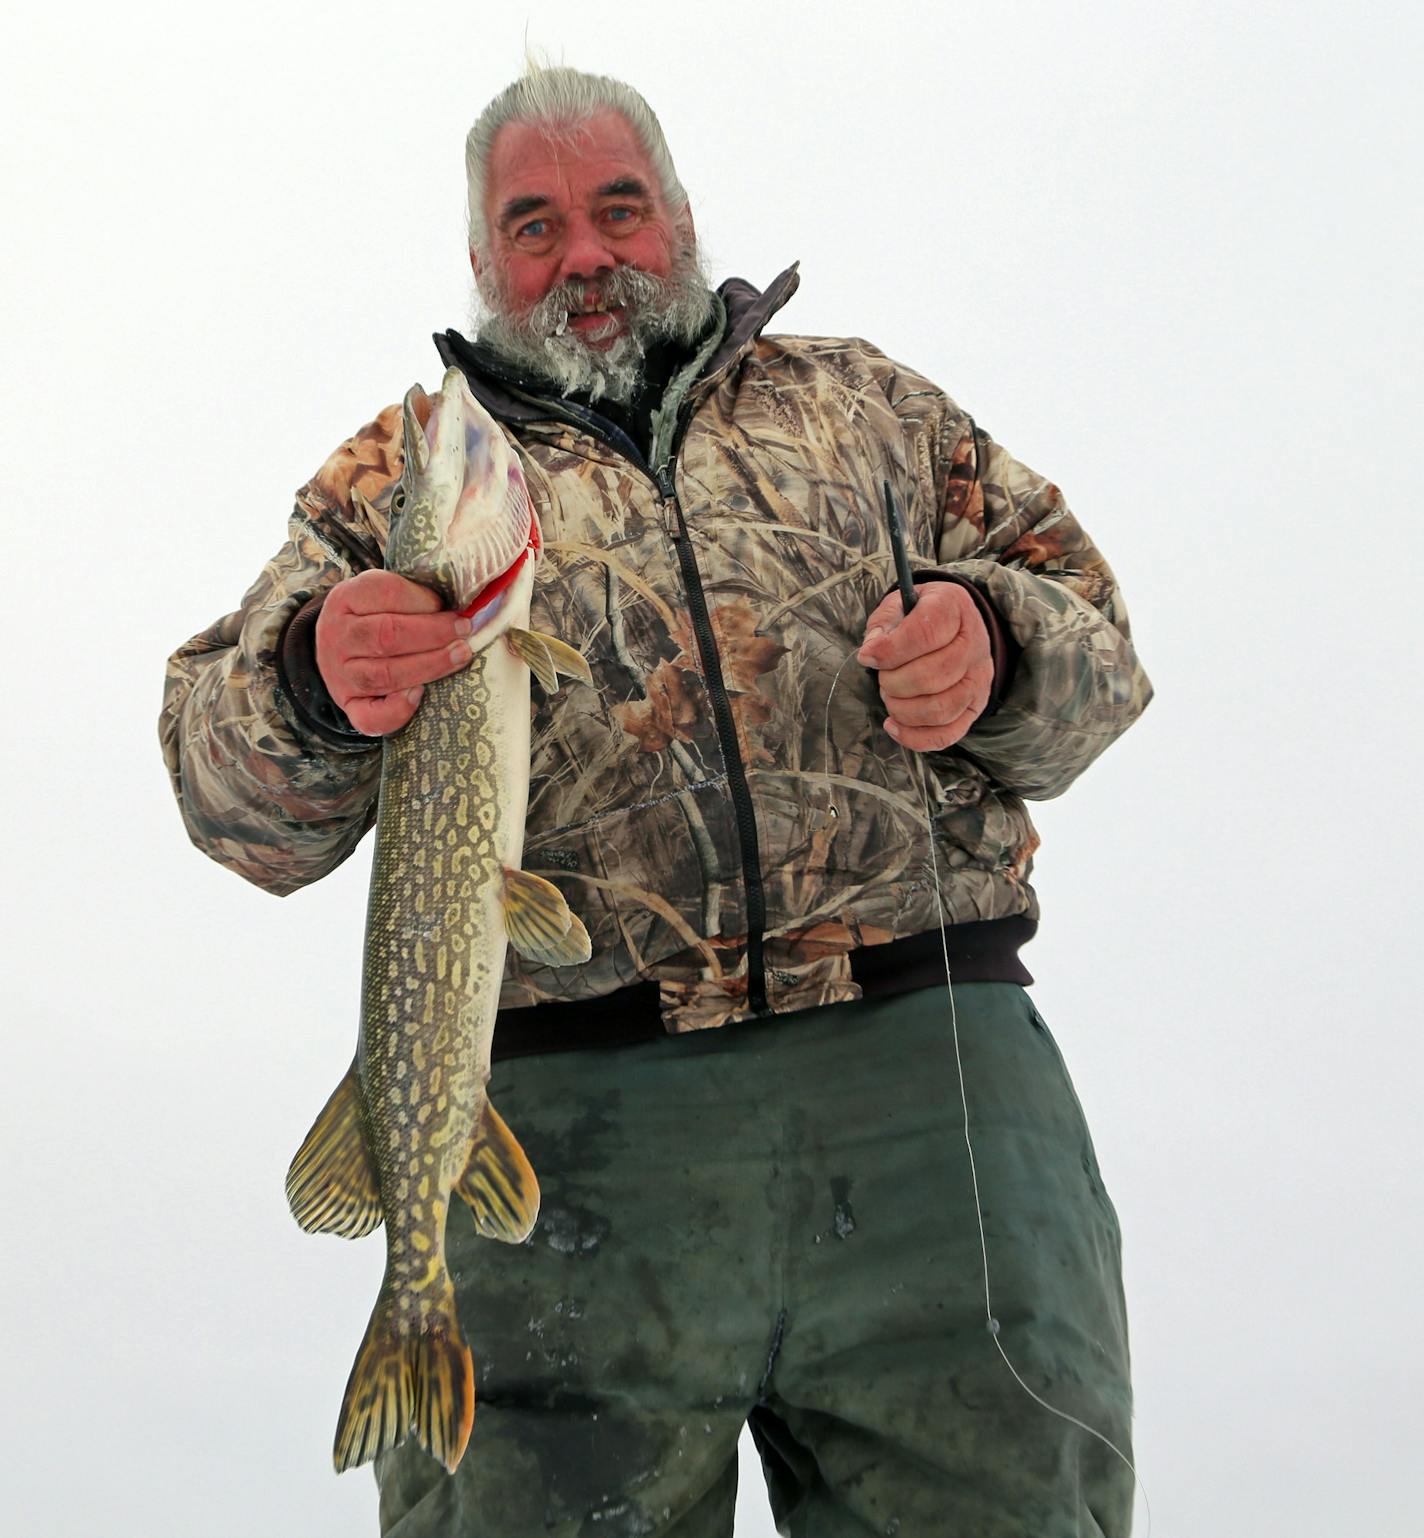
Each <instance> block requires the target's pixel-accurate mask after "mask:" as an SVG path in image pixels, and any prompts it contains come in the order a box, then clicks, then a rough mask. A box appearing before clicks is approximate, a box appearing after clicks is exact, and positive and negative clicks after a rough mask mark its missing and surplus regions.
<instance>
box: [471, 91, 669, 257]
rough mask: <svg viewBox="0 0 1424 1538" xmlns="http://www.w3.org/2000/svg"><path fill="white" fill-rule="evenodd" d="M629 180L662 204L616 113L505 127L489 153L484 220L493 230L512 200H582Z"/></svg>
mask: <svg viewBox="0 0 1424 1538" xmlns="http://www.w3.org/2000/svg"><path fill="white" fill-rule="evenodd" d="M628 178H632V179H634V180H636V181H640V182H642V183H643V184H644V186H646V187H647V188H648V190H649V192H650V193H651V194H652V195H653V197H654V199H656V200H657V201H659V202H661V188H660V186H659V183H658V176H657V172H656V171H655V170H654V168H653V164H652V162H651V161H650V160H649V158H648V155H647V152H646V151H645V150H644V149H643V146H642V144H641V143H640V142H639V140H638V136H637V134H636V133H634V132H633V129H632V126H631V125H630V124H629V122H628V120H627V119H626V118H625V117H624V116H623V115H622V113H620V112H615V111H613V110H612V109H611V108H605V109H603V110H602V111H599V112H597V113H595V114H594V115H593V116H592V117H589V118H584V119H582V120H580V121H577V122H572V123H559V124H553V123H523V122H514V123H506V124H505V125H504V127H503V128H501V129H500V131H499V132H498V133H497V134H496V135H495V141H494V145H493V146H492V148H491V150H490V159H489V175H488V180H487V183H486V186H485V217H486V220H487V221H488V223H489V225H490V227H491V228H493V227H494V225H495V223H496V221H497V220H498V217H499V210H500V209H501V208H503V207H504V205H505V204H506V203H507V202H509V201H510V200H511V199H512V198H525V197H545V198H548V199H550V200H551V201H553V202H556V203H557V202H564V201H566V200H567V201H572V200H575V199H577V200H585V199H587V198H588V197H590V196H592V195H593V194H594V193H595V192H596V191H597V189H598V188H599V187H602V186H605V185H607V184H608V183H610V182H616V181H622V180H625V179H628Z"/></svg>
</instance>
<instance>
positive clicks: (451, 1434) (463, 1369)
mask: <svg viewBox="0 0 1424 1538" xmlns="http://www.w3.org/2000/svg"><path fill="white" fill-rule="evenodd" d="M448 1285H449V1284H448V1282H447V1286H448ZM412 1358H413V1370H414V1377H415V1435H416V1437H417V1439H418V1440H419V1442H420V1445H421V1446H422V1447H423V1448H424V1449H425V1450H426V1452H428V1453H429V1454H430V1456H431V1457H432V1458H435V1459H437V1460H438V1461H439V1462H440V1463H443V1464H444V1465H445V1468H446V1470H447V1471H448V1472H449V1473H451V1474H453V1473H454V1472H455V1469H456V1467H457V1466H458V1465H459V1462H460V1459H461V1458H463V1457H464V1455H465V1446H466V1444H467V1443H468V1442H469V1440H470V1430H471V1428H472V1427H473V1426H474V1423H475V1364H474V1359H473V1358H472V1357H471V1356H470V1348H469V1347H468V1346H467V1345H466V1344H465V1338H464V1336H463V1335H461V1333H460V1322H459V1320H458V1318H457V1317H456V1315H455V1292H454V1288H453V1287H451V1288H450V1290H449V1313H448V1315H447V1316H446V1318H445V1320H443V1321H442V1322H441V1323H440V1324H439V1325H438V1326H435V1327H431V1328H427V1329H426V1330H425V1331H424V1332H423V1333H422V1334H421V1335H420V1336H419V1337H418V1338H417V1339H416V1341H415V1342H414V1343H413V1346H412Z"/></svg>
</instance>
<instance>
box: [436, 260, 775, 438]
mask: <svg viewBox="0 0 1424 1538" xmlns="http://www.w3.org/2000/svg"><path fill="white" fill-rule="evenodd" d="M799 266H800V264H799V263H798V262H793V263H792V264H791V266H790V267H788V268H787V269H786V271H785V272H783V273H781V274H780V276H778V277H777V278H775V279H774V280H773V281H772V283H771V285H770V287H769V288H767V289H766V290H765V292H762V291H759V290H758V289H756V288H753V287H752V285H751V284H750V283H748V282H747V281H746V279H745V278H728V279H727V281H726V282H725V283H723V284H721V285H720V286H719V287H718V289H717V292H718V293H719V294H720V295H721V296H722V302H723V304H725V305H726V307H727V328H726V331H725V332H724V333H723V336H722V341H721V343H720V345H719V346H718V347H717V348H716V349H715V350H714V351H713V353H712V355H711V357H709V358H708V360H707V362H706V363H705V364H704V365H703V368H702V372H701V373H700V374H699V375H698V377H697V380H696V381H695V383H694V385H693V393H697V394H700V393H701V392H702V390H703V388H704V386H706V385H710V384H711V383H712V382H713V381H714V380H716V379H720V378H721V377H722V376H723V375H724V374H726V373H727V372H728V371H729V370H730V368H731V365H732V364H733V362H734V361H735V360H736V359H737V358H738V357H739V356H740V355H741V354H742V352H743V351H744V350H745V349H747V348H748V347H750V346H751V344H752V343H753V342H754V341H755V340H756V338H757V337H758V336H760V335H761V333H762V330H763V329H764V328H765V326H766V324H767V322H768V321H769V320H770V319H771V317H772V316H773V315H775V314H776V312H777V311H778V310H779V309H780V308H781V307H782V306H783V305H784V304H785V303H786V302H787V300H788V299H790V298H791V296H792V294H794V293H795V292H796V290H797V288H798V287H799V286H800V283H801V278H800V274H799V271H798V268H799ZM434 340H435V350H436V351H437V352H438V353H439V354H440V361H441V362H442V363H443V364H444V365H445V366H446V368H458V369H460V370H461V372H462V373H463V374H464V375H465V377H466V379H467V380H468V381H469V385H470V393H471V394H472V395H473V396H474V397H475V399H476V400H478V401H479V403H480V404H481V405H482V406H483V407H484V408H485V409H486V410H487V411H488V412H489V413H490V415H491V416H494V417H496V418H497V419H499V420H501V421H505V422H534V421H547V420H548V418H549V416H550V412H551V408H552V409H553V411H554V412H555V414H557V415H560V416H564V415H566V414H569V413H570V409H571V408H570V406H569V404H568V403H566V402H563V401H560V400H559V399H558V397H556V396H550V394H549V382H548V380H546V379H539V378H537V377H535V376H533V375H527V374H522V373H521V372H520V371H519V370H517V369H515V368H512V367H511V366H510V365H509V364H507V363H505V362H504V360H503V359H501V358H499V357H498V356H497V355H496V354H494V353H492V352H491V351H490V350H489V349H488V348H486V347H481V346H480V345H479V343H478V342H471V341H470V340H468V338H466V337H464V336H462V335H461V334H460V333H459V332H458V331H437V332H436V333H435V338H434ZM578 415H579V416H582V415H583V413H582V412H579V413H578Z"/></svg>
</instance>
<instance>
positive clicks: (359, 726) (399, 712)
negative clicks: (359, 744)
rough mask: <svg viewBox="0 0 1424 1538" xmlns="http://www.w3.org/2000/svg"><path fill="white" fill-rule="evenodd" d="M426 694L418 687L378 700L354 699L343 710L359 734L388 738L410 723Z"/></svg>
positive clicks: (383, 696)
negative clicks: (422, 697)
mask: <svg viewBox="0 0 1424 1538" xmlns="http://www.w3.org/2000/svg"><path fill="white" fill-rule="evenodd" d="M424 693H425V691H424V690H423V689H421V688H419V687H418V686H417V687H415V688H412V689H407V690H406V691H405V692H404V693H402V694H386V695H382V696H380V697H379V698H377V699H364V700H361V699H353V700H352V701H351V702H350V703H349V704H347V705H344V706H343V707H342V708H343V709H344V710H345V712H346V715H347V719H348V720H349V721H350V722H351V724H352V726H354V727H355V728H356V730H357V731H358V732H365V734H366V735H367V736H368V737H388V736H389V735H390V734H391V733H392V732H398V731H399V730H400V729H401V727H403V726H405V725H406V724H407V723H408V722H409V721H410V718H411V717H412V716H413V715H414V714H415V708H416V706H417V705H419V704H420V700H421V696H422V695H423V694H424Z"/></svg>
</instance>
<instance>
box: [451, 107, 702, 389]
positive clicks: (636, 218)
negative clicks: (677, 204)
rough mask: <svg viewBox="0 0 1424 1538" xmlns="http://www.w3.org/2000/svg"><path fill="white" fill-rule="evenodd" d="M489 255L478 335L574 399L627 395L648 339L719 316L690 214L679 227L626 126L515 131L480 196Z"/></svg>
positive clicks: (480, 274)
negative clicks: (550, 377) (585, 394)
mask: <svg viewBox="0 0 1424 1538" xmlns="http://www.w3.org/2000/svg"><path fill="white" fill-rule="evenodd" d="M484 215H485V227H486V229H487V231H488V237H487V238H488V250H487V251H483V252H475V251H472V252H471V253H470V260H471V264H472V265H473V267H474V270H475V278H476V283H477V285H478V288H479V293H480V297H481V299H482V300H483V303H484V306H485V308H486V310H487V311H488V317H487V319H486V320H485V321H484V322H483V323H482V324H481V325H480V328H479V330H480V336H481V339H482V340H486V341H488V342H489V343H490V345H492V346H494V347H495V348H496V349H497V350H499V351H501V352H503V353H505V354H506V355H507V356H509V357H511V359H513V360H514V361H517V362H524V363H530V364H532V365H534V366H535V367H536V368H542V369H544V370H545V371H550V372H552V373H553V374H554V376H555V377H556V378H558V379H559V380H560V382H561V384H562V385H563V387H564V388H565V390H567V391H573V390H584V389H587V390H591V391H592V393H593V394H594V396H595V397H597V396H598V395H601V394H607V395H609V396H610V397H611V398H614V399H619V398H622V399H626V398H627V397H628V395H629V394H630V393H631V391H632V389H633V387H634V385H635V383H636V379H637V375H638V366H639V364H640V363H641V360H642V356H643V352H644V349H645V347H646V345H647V343H648V342H649V341H651V340H652V339H653V338H655V337H658V336H675V337H679V338H683V339H687V340H690V339H691V338H692V337H693V336H695V335H696V334H697V333H698V332H699V331H700V329H701V327H702V326H703V325H704V324H705V322H706V320H707V317H708V315H709V314H710V313H711V311H710V305H711V299H710V296H709V295H708V294H707V289H706V284H705V282H704V281H703V278H702V274H701V270H700V267H699V265H698V262H697V256H696V244H695V239H694V236H693V232H692V219H691V215H690V214H689V213H688V212H687V211H686V210H683V211H682V212H681V213H680V214H679V216H678V217H677V218H676V219H674V218H673V217H672V215H671V214H670V213H669V212H668V208H667V205H666V203H665V202H664V200H663V195H662V189H661V187H660V186H659V183H658V178H657V174H656V172H655V171H654V169H653V166H652V164H651V163H650V162H649V160H648V157H647V155H646V153H645V152H644V150H643V148H642V146H641V145H640V144H639V142H638V137H637V135H636V134H635V133H634V132H633V130H632V128H631V127H629V125H628V123H627V122H626V120H625V119H624V118H623V117H622V116H621V115H620V114H619V113H616V112H613V111H603V112H600V113H598V114H596V115H595V116H594V117H592V118H590V119H588V120H587V121H586V122H584V123H580V124H578V125H577V126H576V127H574V128H572V129H571V130H570V131H568V132H567V133H565V134H563V135H560V136H551V135H550V133H549V132H548V131H547V129H546V128H545V127H543V126H541V125H538V124H534V123H507V124H505V126H504V127H503V128H502V129H501V130H500V131H499V134H498V135H497V136H496V138H495V141H494V147H493V150H492V152H491V155H490V162H489V170H488V177H487V184H486V187H485V207H484Z"/></svg>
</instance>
